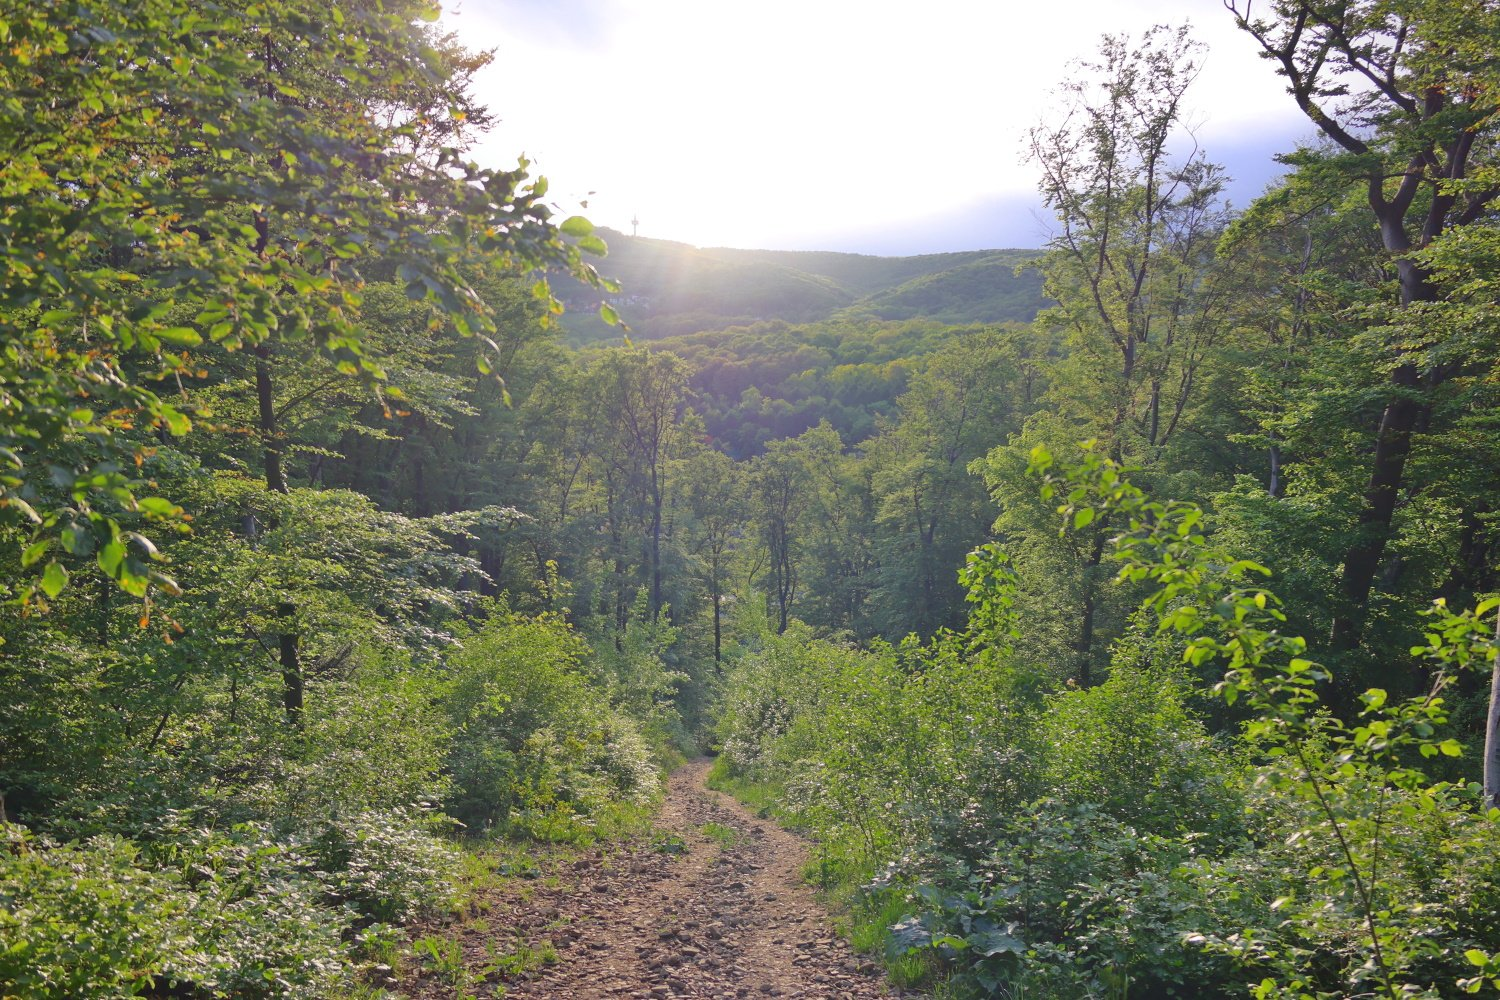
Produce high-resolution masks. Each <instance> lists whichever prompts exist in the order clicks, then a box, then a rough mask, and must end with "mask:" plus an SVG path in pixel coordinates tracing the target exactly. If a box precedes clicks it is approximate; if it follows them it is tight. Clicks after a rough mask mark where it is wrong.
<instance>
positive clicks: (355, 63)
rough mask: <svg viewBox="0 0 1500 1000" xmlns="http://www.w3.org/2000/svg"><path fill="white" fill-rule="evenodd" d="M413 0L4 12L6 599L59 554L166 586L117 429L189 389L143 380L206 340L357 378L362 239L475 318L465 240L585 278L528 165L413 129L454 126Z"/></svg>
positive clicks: (457, 78) (129, 582) (453, 93)
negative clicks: (277, 353) (499, 166)
mask: <svg viewBox="0 0 1500 1000" xmlns="http://www.w3.org/2000/svg"><path fill="white" fill-rule="evenodd" d="M430 10H431V8H429V7H428V6H427V5H425V4H422V3H413V4H411V5H408V6H406V7H405V8H403V9H401V10H399V11H387V10H386V9H385V8H367V7H360V6H358V5H355V6H352V7H350V6H348V5H344V4H332V5H330V4H317V3H305V2H301V0H284V2H281V3H279V4H272V5H269V6H267V5H253V4H252V5H245V4H229V5H225V6H218V7H215V8H213V9H212V10H210V11H205V10H203V9H201V8H200V6H199V5H197V4H193V3H185V2H181V0H151V2H150V3H147V4H146V5H144V6H142V5H140V4H135V3H117V2H113V0H86V2H77V3H62V4H47V5H44V6H35V7H30V8H26V9H24V10H17V11H13V12H11V13H10V14H8V15H7V16H6V18H5V20H4V22H3V24H0V28H3V33H4V36H5V39H6V43H5V48H4V58H3V59H0V83H3V85H4V86H3V90H4V92H5V93H6V95H7V98H6V100H5V101H4V102H3V104H0V115H3V116H4V119H5V122H6V127H5V128H4V129H3V132H4V134H5V135H6V137H7V145H6V156H7V161H8V163H9V164H10V169H8V170H7V171H6V173H5V181H4V188H3V194H4V200H5V203H6V205H7V208H6V209H5V211H4V212H3V213H0V230H3V232H4V235H5V244H6V246H8V247H10V248H11V249H12V252H11V253H9V254H7V255H6V257H5V259H4V264H3V266H0V339H3V341H4V343H5V345H6V349H5V351H4V352H3V353H0V384H4V385H5V386H6V390H7V391H6V392H5V393H4V394H3V397H0V398H3V400H4V403H3V407H4V409H3V415H4V419H3V420H0V426H3V434H0V457H3V460H4V463H5V465H6V467H7V471H6V473H5V476H4V479H3V481H0V500H3V504H4V506H3V507H0V513H3V522H4V524H3V526H4V528H5V529H6V531H7V534H8V535H9V536H10V541H11V543H12V544H19V545H20V546H21V547H22V548H23V549H24V554H23V562H24V563H25V564H26V565H33V564H35V565H39V566H40V569H41V574H40V578H39V579H37V578H28V579H25V580H23V581H21V586H20V587H19V588H18V589H19V592H20V594H21V595H22V596H23V597H36V596H39V595H41V594H44V595H46V597H47V598H55V597H56V596H57V595H58V594H59V593H60V592H61V590H62V587H63V586H64V585H65V584H66V582H67V580H68V577H69V571H68V569H67V566H66V565H65V563H66V561H67V560H68V559H69V558H72V559H78V560H86V561H88V562H89V563H92V564H94V565H96V566H97V567H98V569H99V570H101V571H102V572H103V573H104V574H105V575H106V576H108V577H109V578H110V579H112V580H114V581H115V582H116V583H117V584H118V585H119V586H120V587H122V588H123V589H124V590H125V591H126V592H127V593H130V594H132V595H135V596H141V595H144V594H145V593H146V591H147V589H148V587H151V586H152V585H153V584H154V585H156V586H159V587H160V588H162V589H163V590H165V591H167V592H171V591H173V590H174V589H175V588H176V584H175V583H174V582H173V581H172V580H171V579H170V578H169V577H166V576H165V575H164V574H163V573H161V571H160V570H158V569H156V568H154V567H153V565H152V561H153V560H154V559H156V558H157V553H156V548H155V545H154V544H153V543H152V542H151V541H150V540H149V539H148V538H147V537H146V535H145V534H144V533H143V530H142V529H144V530H151V526H152V525H153V524H160V523H164V524H165V525H166V526H167V527H168V528H170V527H172V526H175V525H179V524H180V523H181V521H180V513H179V512H178V510H177V508H176V507H175V506H174V505H173V504H172V503H171V502H170V501H169V500H165V499H163V498H161V497H156V496H153V495H152V494H151V492H150V488H149V485H148V484H147V483H146V482H145V481H143V480H142V479H141V477H140V476H139V474H138V472H137V471H136V469H137V466H136V462H135V459H137V458H139V457H140V455H141V453H142V450H143V449H145V448H149V447H150V445H149V443H148V440H147V439H143V438H141V437H140V436H139V435H137V434H135V433H133V432H134V431H135V430H136V429H137V428H139V429H141V430H146V429H150V430H154V431H157V432H159V433H160V434H161V436H162V437H163V439H168V438H169V437H181V436H183V435H185V434H187V433H188V432H189V430H190V429H191V427H192V425H193V419H192V418H191V417H190V415H189V412H188V410H189V409H190V408H187V407H184V406H183V404H182V403H181V402H180V401H174V400H171V399H169V398H168V397H167V396H165V395H162V394H158V392H157V391H155V390H154V389H153V388H151V382H152V381H154V380H161V379H172V380H174V381H175V382H178V383H180V381H181V380H182V379H189V380H191V379H192V378H193V377H194V376H195V373H196V370H197V365H196V364H195V360H196V356H197V355H198V353H199V352H200V351H203V350H204V346H203V345H205V344H213V345H221V346H222V347H223V348H225V349H230V350H235V349H242V348H243V349H256V350H261V349H262V347H263V345H265V344H267V343H268V342H271V341H287V342H298V341H305V342H308V343H310V344H312V345H314V346H315V347H316V349H317V350H318V352H319V353H320V354H321V355H322V356H323V358H324V359H325V361H326V363H327V366H328V367H329V369H331V370H334V371H337V372H339V373H343V374H346V375H354V374H359V375H362V376H363V377H364V378H366V379H367V380H369V381H371V382H378V381H381V380H382V379H383V378H384V376H385V372H384V370H383V369H382V367H381V365H380V363H379V360H378V359H377V358H375V357H373V356H372V355H371V354H370V352H369V351H367V349H366V344H365V340H364V337H363V326H362V324H361V322H360V316H361V306H362V295H361V291H362V287H363V284H364V278H363V276H362V272H363V271H365V270H366V269H368V268H370V267H371V266H372V265H374V264H375V262H377V261H378V262H379V266H381V267H385V268H389V269H391V270H393V271H394V272H395V273H396V275H397V276H398V278H399V280H400V281H401V282H402V283H403V284H404V287H405V291H406V294H407V295H408V296H409V297H411V298H412V299H414V300H420V301H423V302H426V303H428V304H429V306H430V308H431V309H432V310H433V311H434V313H435V314H436V315H441V316H446V317H451V319H452V321H453V323H454V325H455V326H456V327H457V328H458V329H459V330H460V331H462V332H466V333H474V334H483V333H485V332H487V331H489V330H491V329H493V326H492V323H491V320H490V318H489V315H488V310H487V309H486V307H485V305H484V303H483V301H482V300H481V299H480V298H479V297H478V296H477V295H476V294H475V293H474V292H473V291H472V289H471V288H470V286H469V283H468V281H467V280H466V277H465V275H464V273H463V270H462V265H463V264H465V263H467V262H468V261H469V260H471V259H472V255H473V254H476V253H482V254H485V255H486V256H490V257H494V258H498V259H501V260H503V261H505V262H507V263H508V264H511V265H513V266H515V267H517V268H520V269H523V270H525V269H530V268H540V267H544V266H556V267H558V268H560V269H561V270H563V271H565V272H567V273H571V274H573V275H575V276H576V277H577V278H579V279H580V280H583V281H584V282H585V283H587V284H590V285H596V286H597V285H598V284H599V279H598V277H597V275H596V274H595V272H594V271H593V269H592V268H591V267H590V266H589V265H587V264H585V263H584V262H583V261H582V259H581V255H580V249H579V247H578V246H577V245H575V244H574V243H570V242H566V241H564V240H563V239H562V238H561V235H560V233H559V230H558V229H557V228H556V225H555V223H554V222H553V221H552V219H551V216H552V211H551V209H549V208H548V207H547V206H546V205H545V204H544V203H543V202H542V200H541V199H542V197H543V195H544V194H545V190H546V185H545V182H542V181H540V180H538V181H534V182H530V183H528V179H527V177H526V174H525V165H524V164H522V165H521V167H520V168H518V169H517V170H515V171H510V172H496V171H491V170H481V169H479V168H478V167H476V166H474V165H473V164H470V163H467V162H466V161H464V160H463V159H462V158H461V157H460V155H459V154H458V152H457V149H456V146H454V145H453V137H454V136H455V135H458V134H460V133H461V132H462V128H461V127H451V128H444V127H443V126H436V127H433V128H430V129H427V130H424V127H423V124H422V123H423V121H424V120H436V119H437V116H436V115H434V116H433V119H427V117H426V115H425V114H424V112H425V111H426V110H428V109H426V108H423V107H420V106H418V107H414V106H413V105H414V104H418V103H419V102H420V101H421V100H422V99H424V98H425V99H427V100H430V101H431V103H432V105H435V106H437V107H441V108H442V109H443V112H440V113H439V114H441V115H442V117H443V118H446V119H449V120H450V123H451V122H457V121H461V120H462V119H463V117H464V111H463V109H464V108H466V107H468V106H469V104H470V102H469V101H468V99H467V97H466V95H465V94H464V92H463V90H464V80H463V77H462V75H461V74H460V73H459V72H458V69H457V66H456V65H455V62H454V61H453V60H451V59H448V58H445V56H444V55H443V54H442V52H441V51H440V49H441V48H442V47H441V46H433V45H431V44H429V43H428V39H427V38H426V36H425V35H424V33H423V32H422V31H420V30H417V29H414V28H413V27H412V25H411V23H410V18H411V16H412V15H413V14H418V13H424V12H428V11H430ZM236 39H241V40H243V39H254V42H253V44H251V43H240V42H237V41H234V40H236ZM449 48H450V49H451V48H452V46H449ZM168 91H171V92H172V93H174V94H175V95H176V97H177V100H175V101H174V102H171V103H163V102H161V101H160V100H158V99H157V98H158V97H159V95H160V94H162V93H165V92H168ZM382 104H383V105H388V106H389V111H390V113H389V114H384V115H380V116H376V115H370V114H364V113H362V111H361V109H364V108H366V107H369V106H372V105H382ZM379 122H386V123H389V124H380V123H379ZM80 192H87V196H86V197H81V196H80ZM417 206H426V208H425V210H423V209H419V208H418V207H417ZM539 287H540V288H541V291H542V295H543V297H544V298H546V297H547V293H546V288H545V284H543V285H542V286H539ZM260 356H261V357H262V358H264V357H267V356H269V355H268V354H265V353H262V354H261V355H260Z"/></svg>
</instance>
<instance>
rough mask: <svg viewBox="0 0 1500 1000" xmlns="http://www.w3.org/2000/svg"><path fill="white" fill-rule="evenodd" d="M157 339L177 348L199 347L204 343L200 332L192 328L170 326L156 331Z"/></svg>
mask: <svg viewBox="0 0 1500 1000" xmlns="http://www.w3.org/2000/svg"><path fill="white" fill-rule="evenodd" d="M156 339H157V340H161V341H165V342H166V343H168V344H172V345H174V346H177V347H197V346H198V345H199V344H201V343H203V338H202V337H200V336H199V335H198V331H197V330H194V329H193V328H192V327H190V326H169V327H166V328H165V329H162V330H157V331H156Z"/></svg>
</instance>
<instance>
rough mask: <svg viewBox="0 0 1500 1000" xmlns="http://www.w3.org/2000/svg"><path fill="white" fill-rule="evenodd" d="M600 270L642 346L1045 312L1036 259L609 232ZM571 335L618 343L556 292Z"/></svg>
mask: <svg viewBox="0 0 1500 1000" xmlns="http://www.w3.org/2000/svg"><path fill="white" fill-rule="evenodd" d="M600 235H601V236H603V237H604V239H605V240H606V241H607V242H608V243H609V256H608V258H606V259H605V260H604V261H603V262H602V264H601V267H600V270H601V271H602V272H603V273H604V274H606V275H608V276H609V277H612V278H616V279H618V280H619V281H620V284H621V290H620V292H619V293H618V294H617V295H614V296H612V297H611V298H610V302H611V304H612V305H614V306H615V308H616V310H617V311H618V312H619V313H620V315H621V316H622V317H623V318H624V320H625V322H626V323H628V324H629V325H630V331H631V333H630V335H631V337H632V338H635V339H639V340H654V339H659V338H662V337H672V336H682V335H685V334H692V333H697V332H700V331H704V330H720V329H724V328H725V327H729V326H743V325H748V324H752V323H755V322H758V321H762V320H784V321H786V322H789V323H810V322H816V321H820V320H827V319H861V318H868V319H873V320H909V319H919V318H920V319H931V320H935V321H937V322H940V323H960V324H976V323H978V324H984V323H1000V322H1005V321H1020V322H1026V321H1028V320H1030V319H1032V318H1033V317H1034V316H1035V315H1036V313H1037V311H1038V310H1039V309H1041V308H1042V307H1043V306H1045V305H1046V304H1047V300H1046V298H1045V297H1044V296H1043V295H1042V282H1041V277H1040V275H1038V274H1037V273H1036V272H1035V271H1033V270H1030V269H1025V270H1022V271H1020V272H1019V273H1018V272H1017V267H1018V266H1019V265H1022V264H1025V263H1027V262H1029V261H1031V260H1033V259H1035V257H1036V256H1037V252H1036V251H1033V250H970V251H964V252H961V253H940V254H924V255H922V256H919V257H872V256H867V255H864V254H852V253H832V252H821V251H787V250H731V249H725V248H710V249H700V248H698V247H693V246H689V245H688V244H686V243H674V242H671V241H669V240H655V239H647V238H645V237H635V236H626V235H625V234H623V233H619V232H615V231H613V230H607V229H606V230H600ZM559 285H560V288H559V292H560V295H561V297H562V298H563V300H564V301H565V302H566V303H567V305H568V306H569V309H568V311H567V313H566V314H565V316H564V318H563V324H564V326H565V327H566V328H567V330H568V333H569V335H570V337H571V339H573V340H574V341H575V342H579V343H591V342H594V341H598V340H605V339H609V338H612V337H616V336H618V335H619V333H618V331H617V330H613V329H611V328H609V327H607V326H606V325H605V324H604V323H603V322H602V321H601V320H600V319H599V317H598V313H597V309H595V308H593V307H594V306H595V305H596V304H597V298H596V295H595V293H593V292H592V291H588V290H585V289H584V288H583V287H582V286H579V285H577V284H574V283H570V282H559Z"/></svg>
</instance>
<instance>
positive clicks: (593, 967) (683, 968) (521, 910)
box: [413, 761, 899, 1000]
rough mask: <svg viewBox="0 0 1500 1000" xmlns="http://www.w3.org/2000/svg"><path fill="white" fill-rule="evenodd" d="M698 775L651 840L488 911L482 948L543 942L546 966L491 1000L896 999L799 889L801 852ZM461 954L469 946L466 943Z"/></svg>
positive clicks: (674, 798) (674, 794)
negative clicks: (499, 938) (487, 940)
mask: <svg viewBox="0 0 1500 1000" xmlns="http://www.w3.org/2000/svg"><path fill="white" fill-rule="evenodd" d="M708 767H709V764H708V762H707V761H696V762H694V763H691V764H688V765H686V766H684V767H682V768H680V769H678V770H677V771H676V772H675V773H674V774H673V775H672V777H671V779H670V785H669V789H668V794H667V798H666V802H665V804H664V805H663V807H662V812H661V815H660V816H659V818H658V819H657V822H656V827H657V830H656V835H655V837H654V838H645V839H644V841H641V842H637V843H634V844H631V845H628V846H627V847H626V848H625V849H623V850H620V851H618V852H617V853H615V854H613V855H611V856H602V855H595V856H587V857H584V858H581V859H579V860H577V861H574V862H573V863H572V868H571V870H568V871H564V872H563V873H562V876H563V883H564V884H562V885H560V886H558V887H556V888H552V889H548V888H541V887H538V888H536V889H535V890H534V891H532V892H531V893H530V894H529V896H528V898H525V899H521V898H516V899H512V900H500V901H498V905H497V907H496V910H495V911H494V912H492V913H491V917H492V921H491V923H492V926H493V927H494V930H492V931H490V932H489V933H490V937H494V936H495V931H498V930H499V929H500V928H501V927H504V928H505V929H506V930H507V931H511V932H512V933H514V935H516V940H518V941H519V940H521V939H525V941H526V943H527V945H528V946H529V947H534V948H535V947H542V942H543V941H550V942H551V943H552V945H553V947H555V948H556V950H557V956H558V960H557V961H556V962H555V963H553V964H550V965H545V966H542V967H540V968H538V969H535V970H532V971H529V972H527V973H524V974H521V975H519V976H506V977H505V981H504V987H505V990H504V993H503V996H505V997H507V998H528V1000H541V998H570V1000H584V998H593V997H599V998H605V997H610V998H612V997H632V998H670V997H692V998H710V997H711V998H719V997H804V998H830V1000H866V998H875V997H886V998H888V997H893V996H898V995H899V994H898V993H896V992H895V991H893V990H889V989H888V988H887V987H886V986H885V984H884V981H883V978H882V976H881V975H880V973H879V971H878V969H877V967H876V966H875V965H874V964H873V963H872V962H870V961H868V960H866V959H862V958H860V957H859V956H856V955H855V954H854V953H853V952H851V951H850V949H849V947H848V945H847V944H845V942H844V941H843V940H842V939H840V938H839V937H837V936H836V935H835V934H834V932H833V930H832V928H831V927H830V925H829V922H828V914H827V912H826V911H824V910H823V909H822V908H821V907H820V906H819V905H818V903H817V901H816V900H815V899H814V897H813V894H812V892H811V890H810V889H809V888H808V887H807V886H805V885H803V884H802V882H801V879H800V878H799V872H800V870H801V867H802V865H803V864H804V862H805V860H806V857H807V847H806V844H805V843H804V842H803V841H801V840H800V839H799V838H797V837H795V836H794V835H792V834H790V833H787V832H786V831H784V830H782V829H781V828H780V827H778V826H777V825H776V824H775V823H773V822H770V821H768V820H762V819H758V818H756V817H755V816H753V815H751V814H750V813H749V812H748V811H747V810H746V809H745V808H744V807H742V806H741V805H740V804H739V803H738V802H735V801H734V800H733V799H731V798H730V797H729V796H726V795H722V794H720V793H718V792H714V791H710V790H709V789H707V788H706V787H705V785H704V779H705V776H706V775H707V773H708ZM468 936H469V935H466V938H467V937H468ZM464 946H465V950H466V951H469V950H471V949H474V948H477V947H479V946H480V942H477V941H470V940H467V939H466V940H465V942H464ZM491 982H492V983H493V982H494V981H493V980H492V981H491ZM490 988H491V989H493V985H492V986H491V987H490ZM413 992H415V993H416V994H417V995H422V996H433V997H436V996H440V995H442V994H441V992H436V991H434V992H428V991H427V990H416V991H413ZM475 992H476V994H477V995H479V996H485V995H492V994H488V993H487V991H486V990H484V989H479V990H476V991H475Z"/></svg>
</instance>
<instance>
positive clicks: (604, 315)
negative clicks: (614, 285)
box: [599, 302, 620, 326]
mask: <svg viewBox="0 0 1500 1000" xmlns="http://www.w3.org/2000/svg"><path fill="white" fill-rule="evenodd" d="M599 318H600V319H602V320H604V322H606V323H608V324H609V325H610V326H619V325H620V314H619V313H618V312H616V311H615V307H614V306H612V305H610V304H609V303H608V302H605V303H603V304H602V305H600V306H599Z"/></svg>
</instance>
